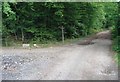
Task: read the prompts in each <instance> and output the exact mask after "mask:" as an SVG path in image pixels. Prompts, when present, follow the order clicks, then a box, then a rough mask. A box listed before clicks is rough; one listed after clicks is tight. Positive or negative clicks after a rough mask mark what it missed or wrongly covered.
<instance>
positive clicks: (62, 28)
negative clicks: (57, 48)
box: [61, 26, 64, 43]
mask: <svg viewBox="0 0 120 82" xmlns="http://www.w3.org/2000/svg"><path fill="white" fill-rule="evenodd" d="M61 30H62V42H63V43H64V27H63V26H62V27H61Z"/></svg>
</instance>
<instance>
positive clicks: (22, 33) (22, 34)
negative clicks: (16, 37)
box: [21, 28, 24, 42]
mask: <svg viewBox="0 0 120 82" xmlns="http://www.w3.org/2000/svg"><path fill="white" fill-rule="evenodd" d="M21 36H22V42H24V32H23V28H22V29H21Z"/></svg>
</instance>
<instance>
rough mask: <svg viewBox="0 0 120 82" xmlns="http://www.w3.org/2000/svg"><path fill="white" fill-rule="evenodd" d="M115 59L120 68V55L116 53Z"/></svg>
mask: <svg viewBox="0 0 120 82" xmlns="http://www.w3.org/2000/svg"><path fill="white" fill-rule="evenodd" d="M114 59H115V61H116V62H117V63H118V66H119V67H120V53H116V54H115V56H114Z"/></svg>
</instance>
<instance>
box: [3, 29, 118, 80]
mask: <svg viewBox="0 0 120 82" xmlns="http://www.w3.org/2000/svg"><path fill="white" fill-rule="evenodd" d="M107 34H108V35H107ZM104 35H105V36H104ZM106 35H107V36H106ZM99 36H100V37H99ZM102 36H104V37H108V36H109V32H108V31H105V32H101V33H99V34H98V38H96V39H94V40H92V42H93V44H89V45H78V44H77V43H73V44H71V45H65V46H60V47H50V48H43V49H31V50H29V49H8V48H5V49H3V53H2V56H3V57H2V69H3V71H2V79H4V80H5V79H7V80H10V79H14V80H15V79H20V80H21V79H22V80H117V79H118V68H117V64H116V63H115V61H114V59H113V53H112V51H111V50H110V47H111V40H110V39H106V38H103V37H102Z"/></svg>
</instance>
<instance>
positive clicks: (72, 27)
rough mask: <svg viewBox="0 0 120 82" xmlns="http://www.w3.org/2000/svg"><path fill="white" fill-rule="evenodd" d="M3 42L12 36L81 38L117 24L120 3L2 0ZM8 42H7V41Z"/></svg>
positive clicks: (23, 38)
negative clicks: (62, 30)
mask: <svg viewBox="0 0 120 82" xmlns="http://www.w3.org/2000/svg"><path fill="white" fill-rule="evenodd" d="M2 8H3V10H2V12H3V29H2V30H3V31H2V32H3V40H4V41H3V44H5V45H8V41H9V39H11V38H12V39H14V40H16V41H22V42H24V43H27V42H40V43H46V42H47V41H53V40H54V41H60V40H61V39H62V38H61V29H60V28H61V27H62V26H63V27H64V34H65V38H79V37H80V36H86V35H89V34H91V33H94V32H97V31H100V30H101V29H103V28H109V27H112V28H113V27H115V25H116V22H115V21H116V15H117V3H88V2H81V3H70V2H65V3H60V2H58V3H55V2H49V3H48V2H40V3H37V2H14V3H13V2H12V3H10V2H3V4H2ZM4 42H5V43H4Z"/></svg>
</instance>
